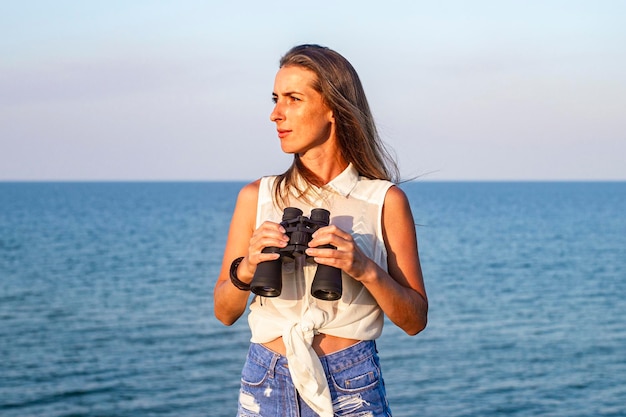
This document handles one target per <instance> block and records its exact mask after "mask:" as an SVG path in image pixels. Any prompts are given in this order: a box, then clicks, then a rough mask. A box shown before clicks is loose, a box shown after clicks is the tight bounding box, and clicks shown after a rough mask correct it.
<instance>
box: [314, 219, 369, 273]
mask: <svg viewBox="0 0 626 417" xmlns="http://www.w3.org/2000/svg"><path fill="white" fill-rule="evenodd" d="M326 245H331V246H333V248H329V247H325V246H326ZM306 254H307V255H309V256H312V257H313V259H314V261H315V262H317V263H318V264H322V265H328V266H332V267H335V268H339V269H341V270H342V271H344V272H345V273H346V274H348V275H350V276H351V277H352V278H354V279H356V280H357V281H361V280H362V279H363V278H364V277H365V276H366V274H365V273H366V271H367V269H368V268H369V267H371V263H373V261H372V260H371V259H369V258H368V257H367V256H365V254H364V253H363V252H361V249H359V247H358V246H357V244H356V243H355V241H354V239H353V238H352V235H351V234H350V233H346V232H344V231H343V230H341V229H340V228H338V227H337V226H335V225H330V226H325V227H322V228H320V229H318V230H317V231H316V232H315V233H314V234H313V239H312V240H311V241H310V242H309V248H308V249H307V250H306Z"/></svg>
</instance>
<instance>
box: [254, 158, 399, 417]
mask: <svg viewBox="0 0 626 417" xmlns="http://www.w3.org/2000/svg"><path fill="white" fill-rule="evenodd" d="M275 180H276V177H264V178H262V179H261V185H260V189H259V199H258V203H257V217H256V224H257V227H258V226H260V225H261V223H263V222H264V221H266V220H270V221H273V222H276V223H280V221H281V220H282V210H281V209H280V208H279V207H277V206H276V204H275V203H274V202H273V185H274V182H275ZM392 185H393V184H392V183H391V182H389V181H383V180H369V179H367V178H364V177H359V175H358V173H357V171H356V169H355V168H354V167H353V166H352V164H350V165H349V166H348V167H347V168H346V169H345V170H344V171H343V172H342V173H341V174H340V175H338V176H337V177H336V178H334V179H333V180H332V181H331V182H330V183H328V184H326V185H325V186H323V187H321V188H316V191H317V193H312V198H313V199H315V201H314V204H313V205H310V204H308V203H305V202H302V201H301V200H297V199H296V198H295V197H293V198H290V201H289V204H288V206H290V207H297V208H299V209H301V210H302V211H303V212H304V215H305V216H309V215H310V212H311V209H313V208H324V209H326V210H328V211H330V224H334V225H336V226H337V227H339V228H340V229H342V230H344V231H346V232H349V233H350V234H351V235H352V236H353V238H354V240H355V242H356V243H357V245H358V246H359V248H360V249H361V251H362V252H363V253H364V254H365V255H366V256H368V257H369V258H370V259H372V260H373V261H374V262H376V263H377V264H378V265H379V266H380V267H381V268H382V269H383V270H385V271H386V270H387V251H386V249H385V243H384V241H383V233H382V208H383V203H384V200H385V195H386V193H387V190H388V189H389V187H391V186H392ZM316 269H317V266H316V265H315V264H314V263H307V264H306V266H305V267H304V274H303V275H304V277H299V278H297V277H296V274H295V272H294V270H295V268H294V263H293V262H289V263H285V264H283V272H282V280H283V287H282V292H281V295H280V296H278V297H274V298H269V297H260V296H255V297H254V299H253V301H252V303H251V305H250V314H249V316H248V322H249V325H250V329H251V331H252V338H251V342H253V343H267V342H270V341H272V340H274V339H276V338H278V337H280V336H282V338H283V342H284V343H285V347H286V350H287V353H286V356H287V360H288V362H289V370H290V372H291V376H292V379H293V381H294V384H295V386H296V388H297V389H298V392H299V393H300V395H301V396H302V398H303V399H304V400H305V401H306V402H307V404H309V405H310V406H311V407H312V408H313V410H315V411H316V412H317V413H318V414H320V415H321V416H331V417H332V415H333V414H332V403H331V399H330V393H329V389H328V385H327V383H326V378H325V376H324V370H323V368H322V365H321V362H320V361H319V358H318V357H317V354H316V353H315V351H314V350H313V348H312V347H311V344H312V341H313V336H314V335H315V334H318V333H324V334H328V335H332V336H338V337H344V338H349V339H358V340H373V339H376V338H377V337H379V336H380V334H381V332H382V329H383V312H382V310H381V309H380V307H379V306H378V304H377V303H376V301H375V300H374V298H373V297H372V296H371V295H370V293H369V292H368V291H367V289H365V287H364V286H363V285H362V284H361V283H359V282H358V281H356V280H354V279H353V278H351V277H350V276H348V275H346V274H345V273H344V274H342V275H343V276H342V285H343V292H342V297H341V299H339V300H336V301H325V300H319V299H317V298H315V297H313V296H312V295H311V294H310V289H311V282H312V280H313V277H314V275H315V271H316Z"/></svg>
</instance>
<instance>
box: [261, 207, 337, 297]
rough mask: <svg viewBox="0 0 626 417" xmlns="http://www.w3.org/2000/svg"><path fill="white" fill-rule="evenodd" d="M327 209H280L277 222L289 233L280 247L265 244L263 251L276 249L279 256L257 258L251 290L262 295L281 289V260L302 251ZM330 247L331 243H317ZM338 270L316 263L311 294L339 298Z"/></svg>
mask: <svg viewBox="0 0 626 417" xmlns="http://www.w3.org/2000/svg"><path fill="white" fill-rule="evenodd" d="M329 221H330V212H329V211H328V210H325V209H322V208H315V209H313V210H311V216H310V217H306V216H303V214H302V210H300V209H298V208H295V207H287V208H285V210H284V211H283V220H282V222H281V223H280V224H281V226H283V228H284V229H285V231H286V232H287V236H289V242H288V244H287V246H286V247H284V248H277V247H274V246H272V247H266V248H265V249H263V252H264V253H278V254H280V258H278V259H276V260H274V261H267V262H261V263H259V264H258V265H257V268H256V272H255V273H254V277H253V278H252V282H251V283H250V289H251V290H252V292H253V293H255V294H257V295H261V296H264V297H278V296H279V295H280V292H281V290H282V285H283V284H282V264H283V261H285V260H288V259H295V258H296V256H298V255H305V252H304V251H305V250H306V248H308V244H309V242H310V241H311V239H312V237H311V235H312V234H313V233H314V232H315V231H316V230H317V229H319V228H320V227H324V226H328V223H329ZM320 247H322V248H324V247H326V248H333V249H334V246H332V245H326V246H320ZM341 291H342V287H341V270H340V269H337V268H334V267H332V266H328V265H319V264H318V265H317V271H316V272H315V277H314V278H313V283H312V285H311V295H313V296H314V297H315V298H319V299H320V300H329V301H332V300H338V299H340V298H341Z"/></svg>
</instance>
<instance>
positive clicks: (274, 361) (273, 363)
mask: <svg viewBox="0 0 626 417" xmlns="http://www.w3.org/2000/svg"><path fill="white" fill-rule="evenodd" d="M278 359H280V355H279V354H277V353H274V354H273V355H272V361H271V362H270V366H269V369H268V370H267V374H268V375H269V377H270V378H274V371H275V369H276V364H277V363H278Z"/></svg>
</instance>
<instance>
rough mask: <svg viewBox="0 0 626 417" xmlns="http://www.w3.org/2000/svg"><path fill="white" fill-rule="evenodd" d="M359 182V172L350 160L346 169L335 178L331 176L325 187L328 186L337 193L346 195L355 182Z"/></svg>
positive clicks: (352, 188)
mask: <svg viewBox="0 0 626 417" xmlns="http://www.w3.org/2000/svg"><path fill="white" fill-rule="evenodd" d="M358 182H359V173H358V172H357V170H356V168H355V167H354V165H352V162H350V164H348V166H347V167H346V169H344V170H343V172H342V173H341V174H339V175H337V176H336V177H335V178H333V179H332V180H331V181H330V182H329V183H328V184H326V186H325V187H327V188H330V189H332V190H334V191H335V192H337V193H338V194H340V195H342V196H344V197H348V196H349V195H350V193H351V192H352V190H354V187H356V184H357V183H358Z"/></svg>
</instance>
